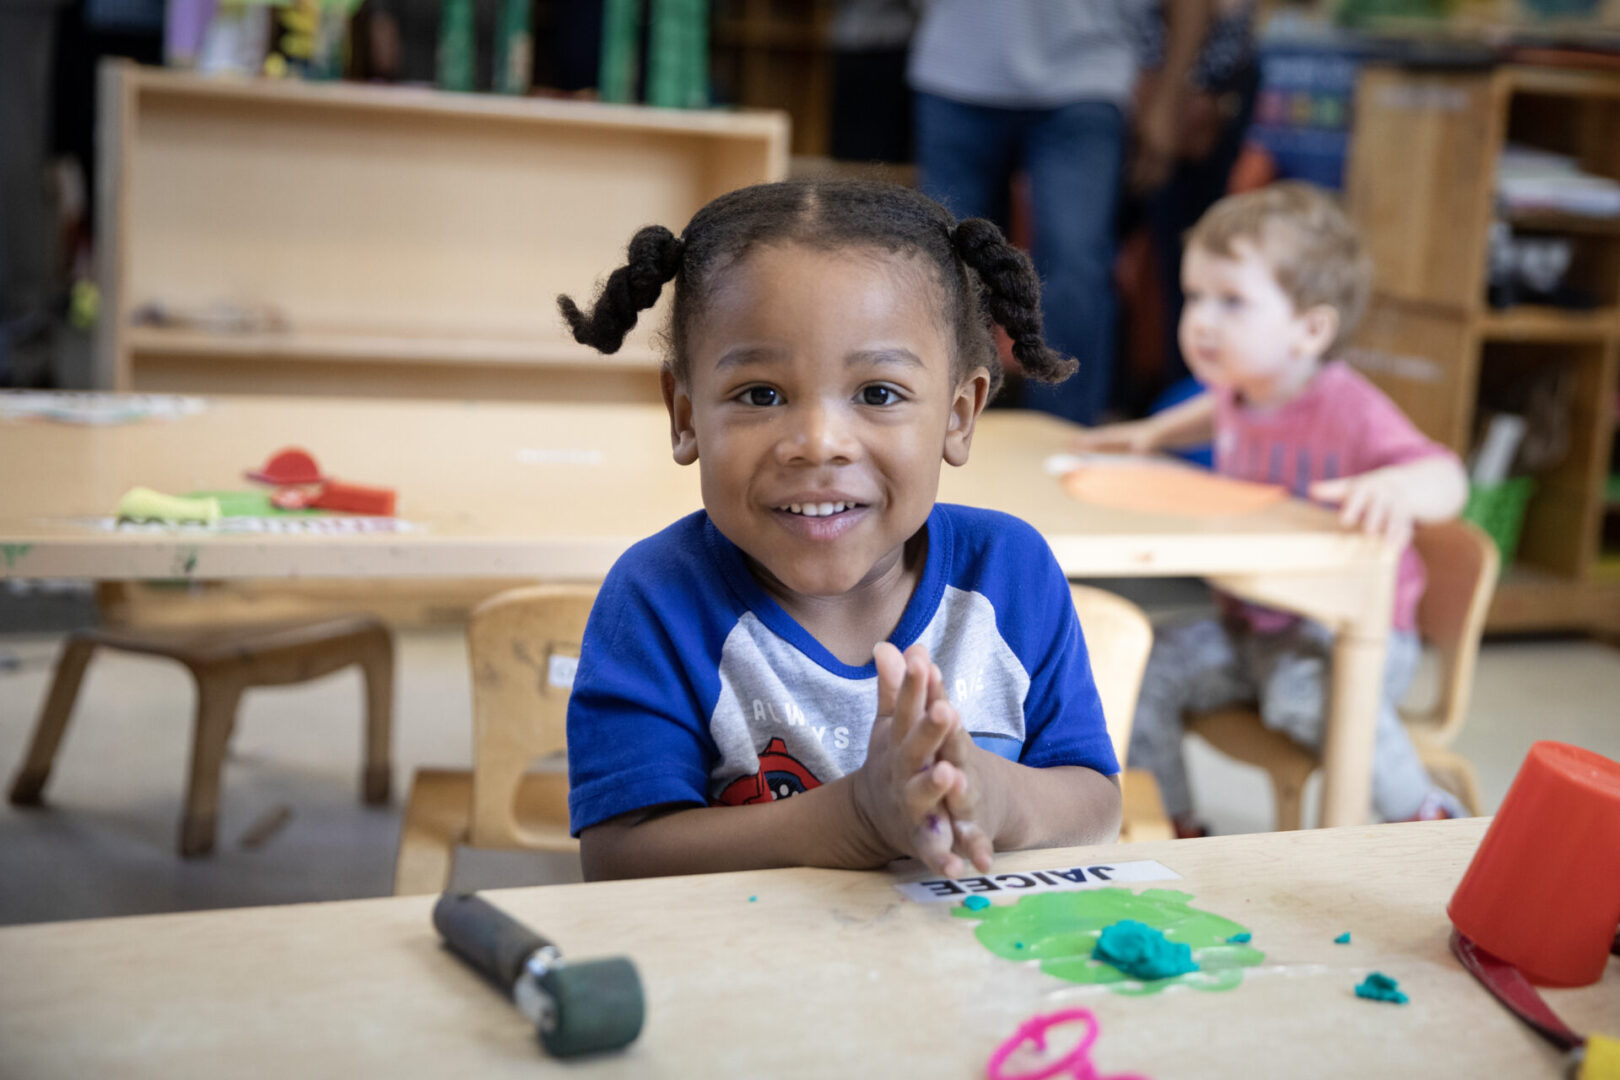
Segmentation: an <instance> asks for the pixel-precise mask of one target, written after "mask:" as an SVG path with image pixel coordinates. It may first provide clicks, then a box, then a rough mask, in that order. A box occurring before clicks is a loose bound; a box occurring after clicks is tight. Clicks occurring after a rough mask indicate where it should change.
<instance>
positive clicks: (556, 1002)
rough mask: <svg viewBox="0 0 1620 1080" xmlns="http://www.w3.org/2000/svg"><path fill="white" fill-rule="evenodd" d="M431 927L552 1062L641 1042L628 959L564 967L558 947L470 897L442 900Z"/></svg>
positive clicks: (638, 1002)
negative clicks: (508, 1000) (504, 997)
mask: <svg viewBox="0 0 1620 1080" xmlns="http://www.w3.org/2000/svg"><path fill="white" fill-rule="evenodd" d="M433 926H434V928H435V929H437V930H438V931H439V935H440V936H441V937H443V938H444V942H445V944H446V945H448V946H449V947H450V950H451V951H452V952H454V953H455V954H456V955H457V956H459V957H461V958H462V959H463V960H465V961H466V962H467V963H469V964H471V965H472V966H473V967H474V968H476V969H477V970H478V971H479V972H481V973H482V974H483V975H484V977H485V978H487V979H489V980H490V981H491V982H493V983H494V984H495V985H496V986H497V987H498V988H499V989H500V990H501V992H502V993H506V994H510V995H511V997H512V1001H513V1003H514V1004H516V1005H517V1007H518V1010H519V1011H520V1012H522V1013H523V1015H524V1016H526V1017H528V1018H529V1020H530V1022H532V1023H533V1024H534V1027H535V1032H536V1033H537V1034H538V1035H539V1036H540V1043H541V1045H542V1046H544V1047H545V1048H546V1050H547V1051H548V1052H549V1053H551V1054H552V1055H553V1056H555V1057H574V1056H575V1055H578V1054H594V1053H599V1052H601V1051H604V1050H618V1049H620V1048H622V1047H625V1046H628V1045H630V1043H632V1042H634V1041H635V1038H636V1036H637V1035H640V1034H641V1022H642V1018H643V1017H644V1016H645V1015H646V1005H645V1003H644V1002H643V1000H642V996H641V978H640V976H638V975H637V974H636V966H635V965H634V964H632V963H631V962H630V961H629V959H628V958H627V957H623V956H614V957H609V958H608V959H606V960H587V961H585V962H583V963H577V964H568V963H564V962H563V958H562V952H561V950H559V949H558V948H557V946H556V945H554V944H552V943H551V942H549V941H547V940H546V939H545V938H543V937H541V936H540V935H539V934H536V933H535V932H534V931H533V930H530V929H529V928H528V927H527V926H524V925H523V924H522V923H520V922H518V921H517V920H516V919H514V918H512V917H511V916H510V915H508V914H506V912H504V911H502V910H500V909H499V908H497V907H496V906H495V905H493V904H491V903H490V902H489V901H487V900H485V899H484V898H483V897H481V896H478V895H476V894H474V893H450V892H447V893H445V894H444V895H442V896H440V897H439V902H438V903H436V904H434V905H433Z"/></svg>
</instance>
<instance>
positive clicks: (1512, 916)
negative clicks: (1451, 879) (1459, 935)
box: [1446, 742, 1620, 986]
mask: <svg viewBox="0 0 1620 1080" xmlns="http://www.w3.org/2000/svg"><path fill="white" fill-rule="evenodd" d="M1446 912H1447V914H1449V915H1450V916H1451V921H1452V924H1453V925H1455V926H1456V927H1457V929H1458V930H1460V931H1462V932H1463V933H1464V934H1466V935H1468V936H1469V937H1470V938H1472V939H1473V940H1474V942H1475V943H1476V944H1478V945H1479V946H1480V948H1482V949H1484V950H1485V951H1486V952H1489V953H1493V954H1494V955H1496V956H1497V957H1499V958H1500V959H1502V960H1506V961H1507V962H1508V963H1510V964H1512V965H1513V966H1514V967H1517V968H1518V969H1519V970H1520V971H1522V972H1523V973H1524V974H1525V975H1526V976H1527V977H1528V978H1529V979H1530V981H1531V982H1534V983H1539V984H1540V985H1542V986H1586V985H1587V984H1589V983H1593V982H1596V981H1597V980H1598V979H1599V978H1601V977H1602V975H1603V967H1604V965H1605V964H1606V963H1607V962H1608V959H1609V949H1610V947H1611V946H1612V945H1613V943H1614V937H1615V930H1616V928H1617V927H1620V764H1617V763H1615V762H1613V761H1610V760H1609V759H1608V758H1606V757H1604V756H1602V755H1601V754H1595V753H1593V752H1592V751H1590V750H1583V749H1581V748H1580V747H1578V746H1569V745H1567V744H1565V743H1557V742H1538V743H1536V744H1535V745H1533V746H1531V747H1530V753H1529V754H1528V755H1526V757H1525V759H1524V764H1523V765H1521V766H1519V774H1518V776H1516V777H1514V779H1513V786H1512V787H1511V788H1509V789H1508V793H1507V798H1506V799H1504V800H1502V808H1501V809H1500V810H1499V811H1497V814H1496V819H1495V820H1494V821H1492V822H1491V827H1490V828H1489V829H1488V830H1487V831H1486V833H1485V839H1484V840H1482V841H1481V842H1480V845H1479V850H1478V851H1476V852H1475V853H1474V861H1473V862H1471V863H1469V865H1468V870H1467V872H1465V873H1464V874H1463V878H1462V881H1461V882H1460V883H1459V884H1458V885H1457V891H1456V892H1455V893H1453V894H1452V897H1451V903H1450V904H1449V905H1448V906H1447V908H1446Z"/></svg>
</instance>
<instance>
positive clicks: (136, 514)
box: [118, 487, 220, 525]
mask: <svg viewBox="0 0 1620 1080" xmlns="http://www.w3.org/2000/svg"><path fill="white" fill-rule="evenodd" d="M219 519H220V509H219V500H218V499H215V498H212V497H209V498H202V499H189V498H186V497H184V496H181V495H165V494H163V493H162V492H161V491H153V490H152V489H151V488H144V487H134V488H130V489H129V490H128V491H126V492H124V495H123V497H122V498H120V499H119V500H118V520H119V521H168V522H176V523H179V522H187V523H191V522H194V523H197V524H200V525H212V524H214V523H215V522H217V521H218V520H219Z"/></svg>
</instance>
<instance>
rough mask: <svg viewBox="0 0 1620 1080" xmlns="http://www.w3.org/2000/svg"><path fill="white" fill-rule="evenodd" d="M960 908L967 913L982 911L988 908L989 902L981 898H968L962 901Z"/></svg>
mask: <svg viewBox="0 0 1620 1080" xmlns="http://www.w3.org/2000/svg"><path fill="white" fill-rule="evenodd" d="M962 906H963V907H965V908H967V909H968V910H969V911H983V910H984V909H985V908H987V907H989V906H990V901H988V900H986V899H985V898H984V897H982V896H970V897H968V898H967V899H966V900H964V901H962Z"/></svg>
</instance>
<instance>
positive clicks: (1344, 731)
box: [1320, 620, 1389, 828]
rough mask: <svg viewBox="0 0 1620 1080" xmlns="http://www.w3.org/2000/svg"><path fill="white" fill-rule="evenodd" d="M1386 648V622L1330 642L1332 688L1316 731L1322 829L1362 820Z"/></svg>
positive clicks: (1352, 630)
mask: <svg viewBox="0 0 1620 1080" xmlns="http://www.w3.org/2000/svg"><path fill="white" fill-rule="evenodd" d="M1388 646H1389V632H1388V629H1387V620H1386V622H1385V626H1383V627H1379V628H1377V629H1376V630H1371V629H1360V628H1357V627H1354V626H1346V627H1343V628H1342V629H1341V630H1340V631H1339V634H1338V637H1337V638H1336V639H1335V640H1334V645H1333V680H1332V691H1331V693H1330V694H1329V698H1328V715H1327V727H1326V729H1325V730H1324V732H1323V734H1322V802H1321V814H1320V821H1321V824H1322V826H1323V827H1324V828H1332V827H1333V826H1336V825H1361V824H1365V822H1366V820H1367V806H1368V799H1369V796H1370V794H1371V791H1372V761H1373V741H1374V738H1375V737H1376V735H1377V732H1378V707H1379V704H1380V702H1381V700H1382V698H1383V690H1384V658H1385V656H1386V654H1387V653H1388V651H1389V650H1388Z"/></svg>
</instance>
